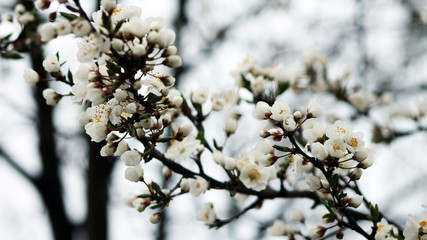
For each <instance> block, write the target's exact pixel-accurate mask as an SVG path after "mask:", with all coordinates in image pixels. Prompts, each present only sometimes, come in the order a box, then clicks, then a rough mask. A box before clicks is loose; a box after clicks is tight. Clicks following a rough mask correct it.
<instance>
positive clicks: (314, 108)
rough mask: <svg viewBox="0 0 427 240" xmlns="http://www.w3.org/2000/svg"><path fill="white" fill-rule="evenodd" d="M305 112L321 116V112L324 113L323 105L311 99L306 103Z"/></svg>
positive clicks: (316, 116)
mask: <svg viewBox="0 0 427 240" xmlns="http://www.w3.org/2000/svg"><path fill="white" fill-rule="evenodd" d="M307 112H308V113H310V114H311V116H312V117H315V118H318V117H321V116H322V115H323V113H325V107H323V106H322V105H320V104H319V102H317V101H316V100H315V99H313V100H311V101H310V102H309V103H308V107H307Z"/></svg>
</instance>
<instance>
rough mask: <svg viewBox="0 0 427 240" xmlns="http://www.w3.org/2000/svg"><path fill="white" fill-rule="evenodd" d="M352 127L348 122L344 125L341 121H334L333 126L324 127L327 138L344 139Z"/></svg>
mask: <svg viewBox="0 0 427 240" xmlns="http://www.w3.org/2000/svg"><path fill="white" fill-rule="evenodd" d="M352 130H353V128H352V127H351V125H350V124H348V125H346V124H345V123H344V122H343V121H341V120H337V121H335V123H334V125H333V126H327V127H326V130H325V132H326V136H328V137H329V138H338V139H343V140H346V138H347V137H348V136H349V135H350V134H351V132H352Z"/></svg>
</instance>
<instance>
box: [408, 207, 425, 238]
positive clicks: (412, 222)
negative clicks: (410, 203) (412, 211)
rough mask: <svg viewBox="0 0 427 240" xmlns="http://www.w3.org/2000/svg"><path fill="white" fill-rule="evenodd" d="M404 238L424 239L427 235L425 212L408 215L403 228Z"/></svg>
mask: <svg viewBox="0 0 427 240" xmlns="http://www.w3.org/2000/svg"><path fill="white" fill-rule="evenodd" d="M403 236H405V240H418V239H421V240H425V239H426V236H427V213H424V214H421V215H418V216H414V215H409V216H408V219H407V220H406V224H405V229H404V230H403Z"/></svg>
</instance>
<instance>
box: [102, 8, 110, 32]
mask: <svg viewBox="0 0 427 240" xmlns="http://www.w3.org/2000/svg"><path fill="white" fill-rule="evenodd" d="M102 25H103V26H104V27H105V28H106V29H107V30H108V31H110V29H111V21H110V16H108V15H107V14H106V13H105V12H102Z"/></svg>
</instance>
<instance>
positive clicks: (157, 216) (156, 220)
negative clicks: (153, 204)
mask: <svg viewBox="0 0 427 240" xmlns="http://www.w3.org/2000/svg"><path fill="white" fill-rule="evenodd" d="M159 222H160V213H154V214H152V215H151V216H150V223H152V224H157V223H159Z"/></svg>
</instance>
